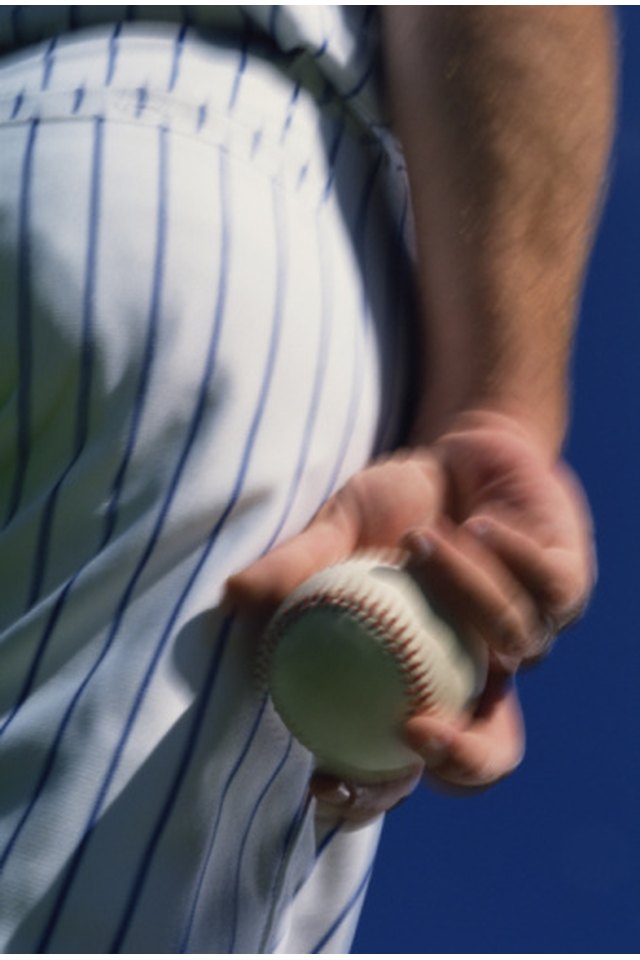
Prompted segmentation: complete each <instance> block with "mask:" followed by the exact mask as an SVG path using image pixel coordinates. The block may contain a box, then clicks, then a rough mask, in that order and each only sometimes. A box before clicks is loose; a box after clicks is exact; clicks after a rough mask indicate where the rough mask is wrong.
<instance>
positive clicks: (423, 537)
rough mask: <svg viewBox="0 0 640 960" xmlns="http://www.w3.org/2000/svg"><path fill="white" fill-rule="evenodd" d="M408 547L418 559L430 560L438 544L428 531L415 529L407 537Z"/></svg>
mask: <svg viewBox="0 0 640 960" xmlns="http://www.w3.org/2000/svg"><path fill="white" fill-rule="evenodd" d="M405 543H406V546H407V549H408V550H409V551H410V552H411V553H412V554H413V556H414V557H415V558H416V559H417V560H420V561H422V560H429V559H430V558H431V557H432V556H433V553H434V551H435V548H436V545H435V543H434V541H433V540H432V539H431V537H430V536H429V535H428V534H427V533H422V532H419V531H414V532H412V533H409V534H407V537H406V538H405Z"/></svg>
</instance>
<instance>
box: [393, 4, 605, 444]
mask: <svg viewBox="0 0 640 960" xmlns="http://www.w3.org/2000/svg"><path fill="white" fill-rule="evenodd" d="M384 16H385V21H384V35H385V43H386V53H387V74H388V88H389V93H390V98H391V107H392V111H393V116H394V122H395V124H396V131H397V133H398V136H399V138H400V140H401V142H402V145H403V148H404V151H405V155H406V159H407V164H408V170H409V179H410V184H411V191H412V198H413V208H414V216H415V222H416V239H417V249H418V270H419V283H420V288H421V291H420V292H421V297H422V316H423V324H422V333H423V340H424V345H423V350H424V358H425V359H424V370H423V376H422V380H423V383H424V384H425V387H424V393H423V396H422V398H421V401H420V407H419V409H418V411H417V415H416V422H415V429H414V438H416V439H417V440H424V441H428V440H429V439H431V438H432V437H433V436H435V435H437V434H438V432H440V431H441V430H442V429H445V428H446V425H447V423H449V422H450V421H451V419H452V418H453V417H455V416H456V415H457V414H459V413H460V412H462V411H464V410H468V409H478V408H479V409H485V408H486V409H490V410H496V411H498V412H502V413H506V414H508V415H510V416H513V417H515V418H517V419H519V420H521V421H522V422H523V424H524V425H526V426H527V428H530V429H531V430H533V432H534V434H535V435H536V436H537V437H538V438H539V439H540V442H541V444H542V445H543V447H545V448H546V450H547V452H549V453H550V454H552V455H553V454H555V453H556V452H557V450H558V448H559V447H560V445H561V443H562V438H563V436H564V432H565V428H566V420H567V402H568V401H567V383H568V370H569V364H570V352H571V342H572V334H573V327H574V323H575V317H576V313H577V309H578V305H579V299H580V294H581V288H582V283H583V279H584V271H585V265H586V262H587V259H588V255H589V251H590V247H591V243H592V238H593V233H594V227H595V223H596V220H597V215H598V210H599V205H600V198H601V194H602V187H603V181H604V177H605V172H606V165H607V157H608V152H609V145H610V138H611V127H612V115H613V100H614V93H613V90H614V85H615V77H614V75H615V68H614V43H613V37H612V34H613V30H612V25H611V22H610V15H609V14H608V12H607V11H606V10H603V9H601V8H596V7H578V8H575V7H390V8H385V13H384Z"/></svg>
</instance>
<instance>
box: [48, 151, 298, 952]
mask: <svg viewBox="0 0 640 960" xmlns="http://www.w3.org/2000/svg"><path fill="white" fill-rule="evenodd" d="M220 156H221V157H224V151H221V154H220ZM273 193H274V222H275V226H276V230H275V234H276V249H277V251H278V256H277V261H276V263H277V282H276V295H275V305H274V311H273V321H272V328H271V339H270V343H269V349H268V353H267V358H266V362H265V368H264V375H263V380H262V383H261V385H260V391H259V395H258V399H257V403H256V409H255V412H254V416H253V420H252V423H251V425H250V428H249V431H248V435H247V439H246V442H245V447H244V450H243V452H242V458H241V463H240V468H239V471H238V475H237V477H236V481H235V486H234V489H233V492H232V494H231V496H230V498H229V500H228V502H227V504H226V507H225V509H224V510H223V511H222V514H221V516H220V518H219V520H218V522H217V523H216V525H215V526H214V528H213V530H212V531H211V533H210V535H209V538H208V540H207V542H206V544H205V547H204V549H203V551H202V552H201V554H200V557H199V558H198V561H197V563H196V565H195V567H194V569H193V571H192V573H191V575H190V576H189V578H188V580H187V582H186V584H185V586H184V588H183V590H182V593H181V594H180V596H179V598H178V601H177V603H176V604H175V606H174V608H173V610H172V612H171V615H170V617H169V619H168V621H167V623H166V625H165V629H164V631H163V633H162V636H161V638H160V640H159V642H158V644H157V646H156V648H155V650H154V653H153V657H152V659H151V662H150V664H149V666H148V667H147V670H146V673H145V675H144V677H143V679H142V682H141V684H140V686H139V688H138V691H137V694H136V697H135V701H134V704H133V706H132V708H131V711H130V713H129V716H128V717H127V720H126V724H125V727H124V730H123V732H122V735H121V737H120V740H119V742H118V744H117V746H116V749H115V751H114V754H113V756H112V759H111V762H110V764H109V769H108V771H107V774H106V776H105V777H104V779H103V781H102V783H101V785H100V789H99V791H98V794H97V796H96V799H95V801H94V804H93V807H92V809H91V813H90V815H89V818H88V820H87V823H86V825H85V828H84V832H83V836H82V838H81V840H80V842H79V844H78V846H77V848H76V850H75V852H74V855H73V857H72V858H71V860H70V862H69V865H68V868H67V869H66V870H65V873H64V879H63V881H62V884H61V888H60V890H59V892H58V896H57V897H56V900H55V903H54V906H53V909H52V911H51V914H50V916H49V920H48V922H47V924H46V927H45V930H44V933H43V936H42V938H41V940H40V942H39V944H38V949H37V952H38V953H44V952H46V950H47V947H48V944H49V941H50V940H51V937H52V936H53V933H54V931H55V926H56V924H57V921H58V918H59V916H60V914H61V912H62V910H63V908H64V904H65V902H66V900H67V897H68V895H69V892H70V890H71V887H72V885H73V881H74V879H75V876H76V874H77V872H78V869H79V867H80V864H81V862H82V859H83V857H84V853H85V850H86V848H87V845H88V843H89V840H90V838H91V834H92V833H93V830H94V829H95V826H96V823H97V820H98V816H99V814H100V811H101V809H102V806H103V804H104V801H105V798H106V796H107V793H108V790H109V787H110V785H111V783H112V781H113V778H114V776H115V773H116V771H117V769H118V766H119V763H120V760H121V758H122V754H123V752H124V748H125V746H126V743H127V740H128V738H129V735H130V733H131V730H132V728H133V725H134V723H135V720H136V718H137V715H138V713H139V711H140V708H141V706H142V702H143V700H144V696H145V694H146V691H147V689H148V686H149V684H150V682H151V679H152V677H153V674H154V672H155V670H156V668H157V666H158V662H159V660H160V656H161V654H162V652H163V650H164V648H165V646H166V644H167V642H168V640H169V638H170V636H171V635H172V631H173V629H174V626H175V623H176V621H177V619H178V616H179V614H180V611H181V609H182V607H183V606H184V604H185V602H186V600H187V598H188V596H189V594H190V592H191V590H192V588H193V586H194V585H195V582H196V580H197V579H198V577H199V575H200V573H201V571H202V569H203V567H204V565H205V563H206V561H207V559H208V557H209V554H210V553H211V551H212V549H213V548H214V546H215V544H216V543H217V540H218V537H219V535H220V532H221V531H222V528H223V527H224V525H225V524H226V522H227V520H228V519H229V517H230V515H231V513H232V511H233V509H234V508H235V506H236V504H237V502H238V499H239V497H240V494H241V492H242V487H243V484H244V480H245V477H246V474H247V471H248V468H249V464H250V460H251V455H252V452H253V448H254V445H255V440H256V437H257V434H258V431H259V428H260V424H261V421H262V418H263V413H264V409H265V406H266V399H267V396H268V394H269V389H270V386H271V381H272V378H273V370H274V367H275V360H276V356H277V352H278V346H279V342H280V332H281V323H282V298H283V292H284V291H283V287H284V278H285V265H284V237H283V230H282V223H281V219H282V212H281V210H280V202H279V197H278V195H277V193H276V191H275V189H274V191H273ZM148 552H149V551H148ZM123 612H124V609H123ZM118 623H119V620H118ZM114 636H115V634H114V633H113V631H112V636H111V639H110V642H109V646H111V642H112V641H113V637H114ZM105 654H106V648H105V649H104V650H103V654H102V655H101V659H102V658H103V656H104V655H105ZM96 668H97V663H96V665H94V668H92V674H93V672H94V671H95V669H96Z"/></svg>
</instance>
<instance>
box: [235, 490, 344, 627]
mask: <svg viewBox="0 0 640 960" xmlns="http://www.w3.org/2000/svg"><path fill="white" fill-rule="evenodd" d="M357 539H358V538H357V529H356V525H355V523H354V522H353V520H352V518H350V517H349V515H348V514H347V513H346V511H345V510H344V509H343V507H342V505H341V501H340V498H339V497H338V496H336V497H334V498H332V499H331V500H329V501H328V502H327V503H326V504H325V505H324V506H323V507H322V508H321V509H320V511H319V512H318V514H316V516H315V518H314V519H313V520H312V521H311V523H310V524H309V526H308V527H307V528H306V530H303V532H302V533H300V534H298V535H297V536H295V537H293V538H292V539H291V540H287V541H286V542H285V543H282V544H280V546H278V547H276V548H275V549H274V550H271V551H270V552H269V553H268V554H266V556H264V557H261V558H260V559H259V560H256V561H255V563H252V564H251V565H250V566H248V567H246V568H245V569H244V570H241V571H240V573H237V574H234V576H232V577H230V578H229V579H228V580H227V584H226V601H227V603H229V604H231V605H232V606H237V607H241V608H245V609H248V610H249V611H252V612H253V613H255V614H258V615H260V614H265V615H268V614H269V613H270V612H271V611H272V610H273V609H275V607H277V606H278V604H280V603H281V602H282V600H284V598H285V597H286V596H288V594H289V593H291V591H292V590H294V589H295V587H297V586H298V585H299V584H300V583H302V582H303V581H304V580H306V579H308V578H309V577H310V576H312V574H314V573H315V572H316V571H317V570H320V569H322V568H323V567H328V566H330V565H331V564H333V563H338V562H339V561H340V560H342V559H345V558H346V557H348V556H349V555H350V554H351V553H353V551H354V550H355V549H356V546H357Z"/></svg>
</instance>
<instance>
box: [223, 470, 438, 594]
mask: <svg viewBox="0 0 640 960" xmlns="http://www.w3.org/2000/svg"><path fill="white" fill-rule="evenodd" d="M442 489H443V481H442V477H441V471H440V468H439V466H438V465H437V463H436V461H435V460H434V458H433V457H432V456H429V455H428V454H427V453H426V452H412V453H404V454H396V455H394V456H393V457H390V458H389V459H387V460H384V461H381V462H379V463H376V464H373V465H372V466H370V467H367V468H366V469H365V470H362V471H360V472H359V473H356V474H355V475H354V476H353V477H352V478H351V479H350V480H349V481H348V483H346V484H345V486H344V487H342V488H341V489H340V490H339V491H338V492H337V493H336V494H334V496H333V497H331V498H330V499H329V500H328V501H327V502H326V503H325V504H324V506H323V507H321V509H320V510H319V511H318V513H317V514H316V516H315V517H314V518H313V520H312V521H311V523H310V524H309V526H308V527H307V528H306V530H304V531H303V532H302V533H300V534H299V535H298V536H296V537H294V538H293V539H292V540H289V541H287V542H286V543H283V544H281V545H280V546H278V547H276V548H275V550H273V551H271V552H270V553H268V554H267V555H266V556H265V557H262V558H261V559H260V560H257V561H256V562H255V563H253V564H252V565H251V566H249V567H247V568H246V569H245V570H243V571H241V572H240V573H239V574H237V575H235V576H233V577H231V578H230V580H228V581H227V600H228V601H229V602H231V604H234V605H240V606H244V607H247V608H249V609H250V610H254V611H255V612H258V613H262V612H265V613H266V612H269V610H270V609H272V608H273V607H274V606H275V605H277V604H278V603H280V602H281V601H282V600H283V599H284V598H285V597H286V596H287V594H289V593H290V592H291V590H293V589H294V588H295V587H297V586H298V584H300V583H302V582H303V580H306V579H307V578H308V577H310V576H311V575H312V574H313V573H316V572H317V571H318V570H321V569H322V568H323V567H327V566H330V565H331V564H334V563H338V562H340V561H342V560H346V559H347V557H349V556H350V555H351V554H352V553H353V552H354V551H355V550H366V549H371V548H374V547H395V546H397V545H398V543H399V542H400V541H401V540H402V538H403V537H404V536H405V535H406V534H407V533H408V532H409V531H410V530H412V529H414V528H415V527H416V526H422V525H424V524H429V523H430V521H431V520H432V519H433V517H434V516H435V515H436V513H437V512H438V511H439V509H440V506H441V502H442Z"/></svg>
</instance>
